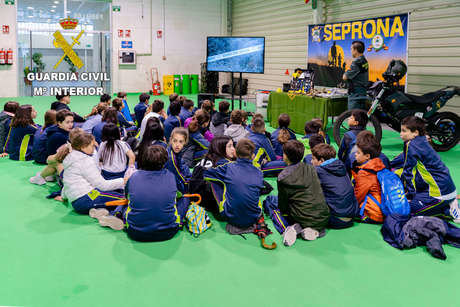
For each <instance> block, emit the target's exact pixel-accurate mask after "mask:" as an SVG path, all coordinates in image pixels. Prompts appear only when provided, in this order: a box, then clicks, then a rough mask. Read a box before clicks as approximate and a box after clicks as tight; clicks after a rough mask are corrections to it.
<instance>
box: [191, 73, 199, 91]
mask: <svg viewBox="0 0 460 307" xmlns="http://www.w3.org/2000/svg"><path fill="white" fill-rule="evenodd" d="M190 80H191V82H190V83H191V86H192V91H191V93H192V94H198V93H199V92H200V89H199V86H198V75H191V76H190Z"/></svg>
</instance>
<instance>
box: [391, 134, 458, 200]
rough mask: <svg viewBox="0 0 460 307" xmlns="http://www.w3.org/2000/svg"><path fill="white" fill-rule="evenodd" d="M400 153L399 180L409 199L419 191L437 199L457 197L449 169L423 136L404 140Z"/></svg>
mask: <svg viewBox="0 0 460 307" xmlns="http://www.w3.org/2000/svg"><path fill="white" fill-rule="evenodd" d="M402 155H403V156H402V157H403V158H404V163H403V165H404V167H403V169H402V173H401V181H402V182H403V184H404V187H405V189H406V192H407V194H406V195H407V198H408V199H409V200H411V199H413V198H414V197H415V195H416V194H419V193H423V194H425V195H426V196H427V197H430V198H436V199H439V200H451V199H454V198H456V197H457V191H456V188H455V184H454V182H453V180H452V177H451V176H450V172H449V169H448V168H447V167H446V165H445V164H444V163H443V162H442V161H441V158H440V157H439V155H438V153H437V152H436V151H434V149H433V147H431V145H430V144H429V143H428V141H427V139H426V137H425V136H417V137H415V138H414V139H413V140H411V141H408V142H405V144H404V151H403V153H402ZM397 159H398V158H396V159H395V160H397Z"/></svg>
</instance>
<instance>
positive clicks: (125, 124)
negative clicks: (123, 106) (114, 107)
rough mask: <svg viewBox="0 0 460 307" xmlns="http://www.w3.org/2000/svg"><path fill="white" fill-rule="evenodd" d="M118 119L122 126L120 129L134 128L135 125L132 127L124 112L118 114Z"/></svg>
mask: <svg viewBox="0 0 460 307" xmlns="http://www.w3.org/2000/svg"><path fill="white" fill-rule="evenodd" d="M117 118H118V124H119V125H120V127H122V128H131V127H133V125H131V124H130V123H129V122H128V119H127V118H126V117H125V115H124V114H123V113H122V112H118V115H117Z"/></svg>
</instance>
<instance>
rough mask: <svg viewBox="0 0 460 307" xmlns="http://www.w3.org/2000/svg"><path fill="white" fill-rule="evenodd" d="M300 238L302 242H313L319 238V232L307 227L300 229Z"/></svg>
mask: <svg viewBox="0 0 460 307" xmlns="http://www.w3.org/2000/svg"><path fill="white" fill-rule="evenodd" d="M300 236H301V237H302V239H304V240H307V241H313V240H316V238H318V237H319V232H318V231H317V230H314V229H313V228H310V227H307V228H304V229H302V231H301V232H300Z"/></svg>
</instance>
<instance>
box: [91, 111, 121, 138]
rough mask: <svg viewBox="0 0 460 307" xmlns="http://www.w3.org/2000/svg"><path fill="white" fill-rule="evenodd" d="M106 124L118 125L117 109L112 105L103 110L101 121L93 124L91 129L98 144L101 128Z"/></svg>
mask: <svg viewBox="0 0 460 307" xmlns="http://www.w3.org/2000/svg"><path fill="white" fill-rule="evenodd" d="M107 124H115V125H116V126H117V127H118V111H117V110H116V109H115V108H114V107H110V108H108V109H107V110H105V111H104V113H103V114H102V121H101V122H100V123H99V124H97V125H96V126H94V128H93V130H92V134H93V135H94V138H95V139H96V142H97V143H98V144H100V143H101V138H102V129H103V128H104V126H105V125H107Z"/></svg>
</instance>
